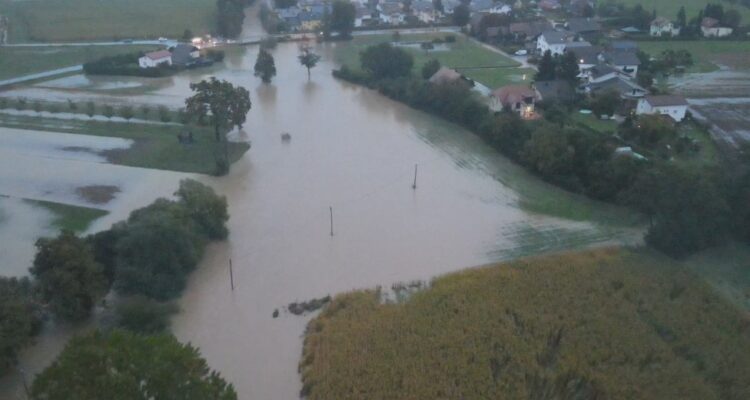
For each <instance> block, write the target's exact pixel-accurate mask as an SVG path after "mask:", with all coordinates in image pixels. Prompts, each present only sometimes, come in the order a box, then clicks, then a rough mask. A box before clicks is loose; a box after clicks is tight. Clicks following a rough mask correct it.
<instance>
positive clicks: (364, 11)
mask: <svg viewBox="0 0 750 400" xmlns="http://www.w3.org/2000/svg"><path fill="white" fill-rule="evenodd" d="M372 19H373V18H372V11H370V9H369V8H367V7H364V6H361V5H359V6H356V8H355V14H354V27H355V28H359V27H362V26H365V25H366V24H368V23H370V22H371V21H372Z"/></svg>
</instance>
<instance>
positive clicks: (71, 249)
mask: <svg viewBox="0 0 750 400" xmlns="http://www.w3.org/2000/svg"><path fill="white" fill-rule="evenodd" d="M36 248H37V253H36V256H35V257H34V264H33V266H32V267H31V269H30V271H31V275H33V276H34V278H35V279H36V281H37V287H38V290H39V292H40V294H41V298H42V300H43V301H45V302H47V303H48V304H49V308H50V310H51V311H52V313H53V314H55V315H56V316H58V317H60V318H63V319H66V320H70V321H79V320H82V319H84V318H86V317H88V316H89V314H90V313H91V310H92V309H93V308H94V305H95V304H96V302H97V301H98V300H99V299H101V298H102V296H104V294H105V293H106V291H107V282H106V278H105V276H104V270H103V268H102V266H101V265H99V264H98V263H97V262H96V260H95V259H94V254H93V252H92V250H91V248H90V247H89V246H88V244H87V243H86V241H85V240H83V239H81V238H79V237H77V236H76V235H75V234H73V232H70V231H62V232H61V233H60V235H59V236H57V237H56V238H42V239H39V240H37V242H36Z"/></svg>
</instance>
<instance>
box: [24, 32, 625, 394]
mask: <svg viewBox="0 0 750 400" xmlns="http://www.w3.org/2000/svg"><path fill="white" fill-rule="evenodd" d="M335 45H345V44H341V43H338V44H335ZM318 50H319V51H320V52H321V54H323V55H324V59H323V60H322V61H321V63H320V64H319V65H318V66H317V67H316V68H314V69H313V70H312V77H311V80H310V81H309V82H308V78H307V71H306V70H305V68H304V67H302V66H300V65H299V62H298V61H297V52H298V49H297V45H296V44H281V45H279V46H278V47H277V48H276V49H275V50H274V51H273V55H274V57H275V58H276V66H277V69H278V75H277V77H276V78H275V79H274V82H273V84H271V85H264V84H262V83H261V82H260V80H259V79H258V78H256V77H254V76H253V73H252V66H253V64H254V62H255V56H256V54H257V49H256V48H252V47H251V48H246V49H245V48H240V49H231V50H228V55H227V58H228V59H230V60H231V61H230V63H229V64H228V65H229V67H230V68H228V69H221V70H217V71H215V75H216V77H217V78H219V79H227V80H229V81H231V82H232V83H234V84H239V85H242V86H245V87H246V88H248V90H249V91H250V92H251V94H252V101H253V108H252V110H251V111H250V113H249V115H248V121H247V123H246V124H245V126H244V128H243V131H242V132H239V133H238V132H234V133H233V136H239V137H243V136H245V135H246V136H247V137H249V139H251V140H252V142H253V148H252V150H251V151H250V152H249V153H248V154H246V155H245V157H244V158H243V159H242V160H240V161H239V162H238V163H237V164H235V165H234V166H233V168H232V171H231V173H230V175H228V176H227V177H223V178H210V177H204V178H203V180H204V181H206V182H208V183H209V184H211V185H212V186H214V187H215V188H216V190H217V191H218V192H220V193H222V194H225V195H226V196H227V197H228V199H229V205H230V214H231V219H230V221H229V225H230V226H229V227H230V231H231V235H230V238H229V239H228V240H227V241H226V242H223V243H218V244H213V245H211V246H209V248H208V251H207V254H206V257H205V259H204V260H203V262H202V263H201V267H200V268H199V269H198V270H197V271H196V272H195V273H194V274H193V276H192V277H191V280H190V283H189V285H188V288H187V290H186V292H185V295H184V297H183V298H182V300H181V304H180V306H181V309H182V312H181V313H180V314H179V315H178V316H177V317H176V318H175V320H174V332H175V334H176V335H177V336H178V338H179V339H180V340H183V341H190V342H192V343H193V344H195V345H197V346H199V347H200V348H201V352H202V353H203V355H204V356H205V357H206V358H207V359H208V361H209V363H210V365H211V366H212V367H214V368H217V369H218V370H220V371H221V372H222V374H223V375H224V376H225V377H226V378H228V379H229V380H230V381H231V382H233V383H234V385H235V386H236V388H237V389H238V392H239V394H240V398H241V399H293V398H297V397H298V393H299V389H300V383H299V378H298V376H297V363H298V359H299V355H300V354H301V346H302V342H301V339H300V337H301V335H302V333H303V329H304V325H305V323H306V321H307V318H305V317H294V316H291V315H288V314H282V315H281V316H280V317H279V318H277V319H274V318H272V312H273V310H274V309H277V308H282V307H283V306H284V305H286V304H288V303H290V302H292V301H295V300H306V299H310V298H314V297H320V296H322V295H326V294H335V293H339V292H342V291H348V290H351V289H354V288H365V287H372V286H375V285H378V284H383V285H390V284H391V283H394V282H398V281H408V280H414V279H429V278H430V277H433V276H435V275H437V274H442V273H446V272H449V271H454V270H456V269H459V268H463V267H467V266H471V265H479V264H484V263H487V262H490V261H494V260H498V259H503V258H507V257H510V256H520V255H524V254H529V253H533V252H537V251H543V250H550V249H558V248H566V247H568V246H574V247H579V246H586V245H590V244H601V243H609V242H619V241H630V240H632V239H633V238H634V237H636V235H635V232H633V231H631V230H627V229H621V230H618V229H615V228H605V227H602V226H599V225H596V224H594V223H590V222H571V221H566V220H562V219H559V218H554V217H550V216H544V215H538V214H532V213H529V212H527V211H524V210H523V209H522V208H521V207H520V206H519V204H520V203H521V201H523V200H525V198H524V196H532V197H533V196H540V197H549V196H552V197H555V198H557V197H560V201H561V202H565V201H571V202H576V204H577V205H579V206H581V205H582V206H584V207H592V208H593V207H598V206H597V205H596V204H594V203H591V202H586V201H584V200H582V199H580V198H577V197H574V196H568V197H564V196H561V195H560V193H561V192H560V191H559V190H558V189H555V188H552V187H550V186H548V185H546V184H544V183H542V182H540V181H538V180H536V179H534V178H532V177H530V176H529V175H528V174H527V173H525V172H524V171H523V170H521V169H519V168H518V167H516V166H515V165H513V164H512V163H510V162H509V161H508V160H506V159H504V158H502V157H500V156H498V155H497V154H496V153H495V152H494V151H492V150H491V149H489V148H488V147H487V146H485V145H484V144H483V143H482V142H481V141H480V140H479V139H477V138H476V137H474V136H473V135H470V134H468V133H467V132H464V131H463V130H462V129H461V128H458V127H456V126H454V125H449V124H445V123H443V122H441V121H438V120H436V119H435V118H432V117H430V116H428V115H425V114H422V113H419V112H416V111H414V110H411V109H409V108H407V107H405V106H402V105H399V104H397V103H395V102H393V101H390V100H388V99H385V98H383V97H382V96H379V95H378V94H376V93H375V92H373V91H370V90H368V89H363V88H361V87H357V86H353V85H350V84H346V83H343V82H339V81H336V80H334V79H333V78H332V77H331V74H330V72H331V69H332V68H333V65H332V63H331V61H330V57H327V56H326V55H327V54H329V53H328V52H327V51H326V50H325V49H324V48H320V47H319V48H318ZM239 60H242V61H241V62H240V61H239ZM201 74H203V75H201ZM207 74H208V72H196V71H194V72H192V73H191V74H187V75H185V74H180V75H177V76H175V77H173V78H171V79H172V81H171V82H172V84H170V85H165V86H159V84H158V83H156V84H154V85H151V86H150V88H149V90H144V91H143V93H141V94H135V95H133V96H129V97H123V98H119V99H117V101H134V102H151V101H155V102H164V103H166V104H171V105H175V104H177V105H180V104H182V101H183V99H184V98H185V97H186V96H187V95H188V94H189V93H188V92H189V89H188V84H189V83H190V82H193V81H197V80H200V79H201V78H203V77H206V76H207ZM154 81H155V82H160V80H159V79H156V80H154ZM162 82H163V81H162ZM43 90H44V91H45V92H44V93H47V94H49V93H53V91H52V90H51V89H43ZM76 94H77V95H78V94H80V95H85V96H101V94H96V93H92V92H86V91H80V92H76ZM113 97H116V96H113ZM282 132H289V133H290V134H291V136H292V140H291V141H290V142H289V143H282V141H281V140H280V134H281V133H282ZM415 164H419V173H418V178H417V179H418V183H417V189H416V190H413V189H412V187H411V186H412V183H413V179H414V165H415ZM107 167H113V166H107ZM117 168H126V167H117ZM106 176H107V177H108V179H103V178H104V177H103V176H102V180H104V181H106V182H101V183H100V184H114V185H117V186H120V187H124V186H125V187H124V189H123V193H122V196H123V197H127V196H130V197H129V200H122V201H124V202H127V205H128V207H130V206H134V205H135V203H139V205H140V204H146V203H148V202H150V201H151V199H152V198H153V197H154V193H151V192H148V193H145V192H144V191H142V190H141V191H139V190H137V188H136V185H132V184H131V185H128V183H129V182H130V183H132V182H134V181H139V182H140V181H141V179H142V178H143V175H141V176H139V177H135V176H134V175H133V173H132V171H131V170H129V169H117V170H112V171H109V173H107V174H106ZM146 176H151V175H148V174H146ZM113 181H116V182H114V183H113ZM152 182H155V183H158V185H159V186H158V188H157V187H152V186H149V185H145V187H150V188H151V189H158V190H155V191H156V192H159V191H161V192H162V193H163V192H164V191H165V190H164V189H165V188H163V187H162V186H161V185H162V184H163V185H166V186H168V184H170V183H173V182H174V176H171V175H170V176H165V175H157V177H155V178H152ZM502 182H509V184H504V183H502ZM174 183H175V184H176V182H174ZM509 185H510V186H509ZM139 187H140V186H139ZM521 189H523V190H521ZM520 193H523V194H520ZM141 196H145V197H146V198H142V197H141ZM128 207H123V208H128ZM329 207H333V210H334V225H335V226H334V230H335V236H333V237H332V236H330V233H329V229H330V226H329V218H330V216H329ZM603 212H605V211H603ZM115 215H116V214H115ZM122 217H123V215H122V214H120V215H117V218H122ZM113 219H114V217H113ZM230 259H231V260H232V262H233V265H234V280H235V290H234V291H231V290H230V287H229V276H228V269H227V267H228V263H229V260H230ZM47 350H49V351H48V352H51V353H53V352H55V351H57V350H59V348H52V347H50V348H48V349H47ZM37 367H38V366H37Z"/></svg>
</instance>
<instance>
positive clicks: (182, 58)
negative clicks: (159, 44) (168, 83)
mask: <svg viewBox="0 0 750 400" xmlns="http://www.w3.org/2000/svg"><path fill="white" fill-rule="evenodd" d="M170 50H171V52H172V65H177V66H179V67H186V66H189V65H191V64H193V63H194V62H195V61H196V60H197V59H198V58H200V56H201V53H200V50H198V48H197V47H195V46H193V45H191V44H182V43H180V44H178V45H177V46H175V47H172V48H171V49H170Z"/></svg>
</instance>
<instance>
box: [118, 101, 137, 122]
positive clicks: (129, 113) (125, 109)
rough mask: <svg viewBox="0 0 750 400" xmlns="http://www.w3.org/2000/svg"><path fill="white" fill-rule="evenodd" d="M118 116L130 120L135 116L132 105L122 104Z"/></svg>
mask: <svg viewBox="0 0 750 400" xmlns="http://www.w3.org/2000/svg"><path fill="white" fill-rule="evenodd" d="M120 116H121V117H123V118H125V119H126V120H128V121H130V119H131V118H133V117H134V116H135V111H134V110H133V106H127V105H126V106H122V107H121V108H120Z"/></svg>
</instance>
